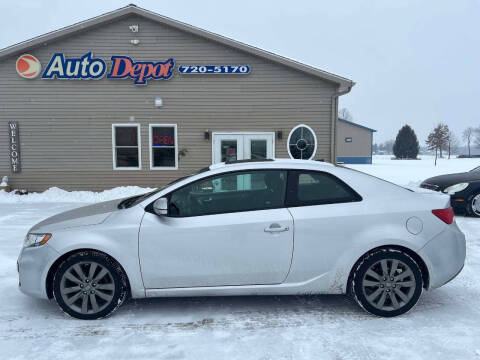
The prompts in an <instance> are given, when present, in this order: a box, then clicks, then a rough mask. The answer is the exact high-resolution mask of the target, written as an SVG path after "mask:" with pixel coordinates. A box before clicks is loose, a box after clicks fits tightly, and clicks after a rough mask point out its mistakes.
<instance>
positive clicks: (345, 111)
mask: <svg viewBox="0 0 480 360" xmlns="http://www.w3.org/2000/svg"><path fill="white" fill-rule="evenodd" d="M338 117H339V118H341V119H344V120H348V121H353V116H352V114H351V113H350V111H348V109H347V108H342V109H340V110H339V111H338Z"/></svg>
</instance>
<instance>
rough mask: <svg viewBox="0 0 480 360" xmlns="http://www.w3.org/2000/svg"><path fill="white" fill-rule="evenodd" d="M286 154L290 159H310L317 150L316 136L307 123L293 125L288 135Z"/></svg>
mask: <svg viewBox="0 0 480 360" xmlns="http://www.w3.org/2000/svg"><path fill="white" fill-rule="evenodd" d="M287 143H288V154H289V155H290V157H291V158H292V159H302V160H310V159H312V158H313V157H314V156H315V152H316V151H317V137H316V136H315V133H314V132H313V130H312V128H311V127H310V126H307V125H298V126H295V127H294V128H293V129H292V131H291V132H290V135H288V142H287Z"/></svg>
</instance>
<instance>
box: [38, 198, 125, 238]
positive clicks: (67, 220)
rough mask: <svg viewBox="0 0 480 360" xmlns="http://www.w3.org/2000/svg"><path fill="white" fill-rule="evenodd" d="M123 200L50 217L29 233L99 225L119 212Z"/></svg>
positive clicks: (102, 203)
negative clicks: (115, 212) (113, 213)
mask: <svg viewBox="0 0 480 360" xmlns="http://www.w3.org/2000/svg"><path fill="white" fill-rule="evenodd" d="M122 200H123V199H117V200H111V201H105V202H101V203H97V204H93V205H88V206H82V207H79V208H76V209H73V210H69V211H65V212H63V213H60V214H57V215H54V216H51V217H49V218H47V219H45V220H43V221H41V222H39V223H38V224H36V225H35V226H33V227H32V228H31V229H30V231H29V232H40V231H45V232H52V231H54V230H59V229H65V228H70V227H76V226H85V225H95V224H100V223H102V222H103V221H105V220H106V219H107V217H108V216H109V215H110V214H111V213H112V212H114V211H119V209H118V204H119V203H120V202H121V201H122Z"/></svg>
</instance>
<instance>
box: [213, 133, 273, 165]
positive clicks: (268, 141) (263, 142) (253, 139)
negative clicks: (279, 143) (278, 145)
mask: <svg viewBox="0 0 480 360" xmlns="http://www.w3.org/2000/svg"><path fill="white" fill-rule="evenodd" d="M274 139H275V136H274V133H244V134H242V133H233V134H213V163H214V164H215V163H219V162H227V161H236V160H244V159H252V160H261V159H273V157H274Z"/></svg>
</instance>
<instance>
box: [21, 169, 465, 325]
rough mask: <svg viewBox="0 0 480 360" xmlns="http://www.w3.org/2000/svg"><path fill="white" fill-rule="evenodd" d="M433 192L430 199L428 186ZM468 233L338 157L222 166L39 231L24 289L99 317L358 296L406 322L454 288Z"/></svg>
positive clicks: (30, 244)
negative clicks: (245, 301)
mask: <svg viewBox="0 0 480 360" xmlns="http://www.w3.org/2000/svg"><path fill="white" fill-rule="evenodd" d="M421 191H423V192H421ZM464 261H465V236H464V235H463V234H462V232H461V231H460V230H459V228H458V227H457V225H456V223H455V221H454V215H453V211H452V209H451V208H450V202H449V197H448V196H446V195H443V194H439V193H435V192H432V191H428V190H422V189H419V190H418V192H417V191H412V190H409V189H405V188H402V187H400V186H397V185H394V184H391V183H388V182H386V181H383V180H381V179H378V178H375V177H372V176H369V175H366V174H363V173H361V172H358V171H354V170H351V169H347V168H344V167H339V166H334V165H331V164H328V163H322V162H316V161H304V160H270V161H250V162H236V163H231V164H224V163H221V164H215V165H212V166H210V167H209V168H206V169H204V170H202V171H200V172H198V173H197V174H194V175H191V176H189V177H186V178H182V179H179V180H177V181H176V182H174V183H171V184H169V185H167V186H166V187H164V188H162V189H158V190H155V191H153V192H150V193H147V194H144V195H140V196H134V197H130V198H127V199H120V200H115V201H108V202H104V203H99V204H95V205H91V206H86V207H81V208H78V209H74V210H71V211H67V212H64V213H61V214H58V215H55V216H53V217H50V218H48V219H46V220H44V221H42V222H40V223H39V224H37V225H35V226H34V227H33V228H32V229H30V231H29V232H28V234H27V236H26V238H25V243H24V247H23V249H22V251H21V253H20V257H19V259H18V271H19V286H20V289H21V290H22V291H23V292H24V293H26V294H28V295H31V296H35V297H39V298H45V299H51V298H55V300H56V301H57V303H58V305H59V306H60V307H61V308H62V310H63V311H64V312H66V313H67V314H69V315H71V316H73V317H76V318H80V319H97V318H101V317H105V316H107V315H109V314H111V313H112V312H113V311H114V310H115V309H117V308H118V307H119V306H120V305H121V304H122V302H123V301H124V300H125V299H126V298H127V297H132V298H145V297H162V296H163V297H177V296H216V295H222V296H226V295H293V294H348V295H350V296H352V298H353V299H354V300H355V301H356V302H357V303H358V304H359V305H360V306H361V307H362V308H363V309H365V310H366V311H368V312H370V313H372V314H375V315H378V316H387V317H391V316H396V315H400V314H403V313H405V312H407V311H408V310H410V309H411V308H412V307H413V306H414V305H415V304H416V303H417V301H418V299H419V297H420V295H421V293H422V291H423V289H433V288H437V287H439V286H442V285H443V284H445V283H446V282H448V281H450V280H452V279H453V278H454V277H455V276H456V275H457V274H458V273H459V272H460V271H461V269H462V267H463V264H464Z"/></svg>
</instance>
